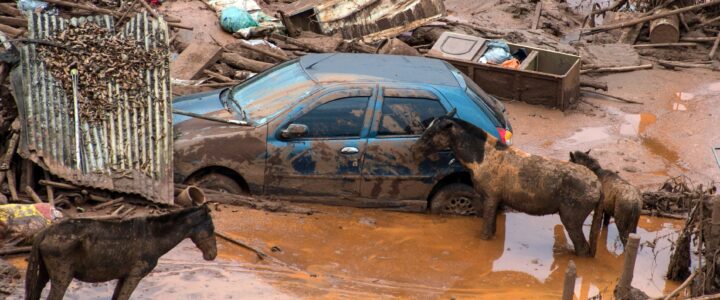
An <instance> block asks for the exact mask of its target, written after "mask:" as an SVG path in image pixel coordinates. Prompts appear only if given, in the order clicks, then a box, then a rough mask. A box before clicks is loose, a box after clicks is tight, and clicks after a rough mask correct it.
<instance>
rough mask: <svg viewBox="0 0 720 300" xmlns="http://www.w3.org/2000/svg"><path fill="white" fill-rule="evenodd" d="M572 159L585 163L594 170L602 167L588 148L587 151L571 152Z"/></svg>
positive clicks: (578, 162) (584, 164)
mask: <svg viewBox="0 0 720 300" xmlns="http://www.w3.org/2000/svg"><path fill="white" fill-rule="evenodd" d="M570 161H571V162H573V163H576V164H579V165H583V166H585V167H587V168H588V169H590V170H593V171H596V170H599V169H601V167H600V164H599V163H598V161H597V159H595V158H593V157H592V156H590V150H588V151H587V152H582V151H575V152H570Z"/></svg>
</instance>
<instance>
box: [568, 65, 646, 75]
mask: <svg viewBox="0 0 720 300" xmlns="http://www.w3.org/2000/svg"><path fill="white" fill-rule="evenodd" d="M652 67H653V65H652V64H645V65H639V66H625V67H605V68H595V69H586V70H581V71H580V74H587V73H607V72H630V71H635V70H643V69H652Z"/></svg>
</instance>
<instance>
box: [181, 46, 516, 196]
mask: <svg viewBox="0 0 720 300" xmlns="http://www.w3.org/2000/svg"><path fill="white" fill-rule="evenodd" d="M468 81H469V84H470V85H472V86H468V84H466V82H465V79H464V78H463V75H462V74H461V73H460V72H459V71H457V70H455V69H454V68H453V67H452V66H450V65H449V64H447V63H445V62H442V61H440V60H435V59H427V58H420V57H405V56H389V55H365V54H317V55H307V56H304V57H302V58H300V59H296V60H293V61H289V62H286V63H284V64H281V65H279V66H276V67H274V68H273V69H271V70H268V71H266V72H264V73H262V74H259V75H257V76H256V77H254V78H253V79H250V80H248V81H246V82H244V83H242V84H240V85H238V86H236V87H234V88H231V89H225V90H216V91H212V92H207V93H202V94H195V95H189V96H184V97H180V98H177V99H175V100H174V102H173V105H174V110H176V111H180V112H190V113H195V114H201V115H203V116H207V117H210V118H217V119H222V120H230V122H235V123H247V125H246V126H241V125H236V124H230V123H225V122H218V121H213V120H207V119H201V118H194V117H189V116H187V115H180V114H175V116H174V119H173V121H174V130H175V143H174V144H175V157H174V161H175V181H176V182H188V181H192V179H193V178H198V176H202V175H204V174H208V173H213V172H215V173H219V174H222V175H223V176H226V177H230V178H232V179H233V180H234V181H236V182H237V183H238V184H239V185H240V186H241V187H242V189H243V190H245V191H246V192H249V193H250V194H256V195H272V196H274V197H278V198H288V199H293V200H301V201H302V200H305V201H319V202H325V203H335V204H349V205H356V206H386V207H389V206H412V207H425V205H426V203H427V200H428V199H430V198H429V197H431V196H432V194H433V192H434V191H435V190H437V188H438V186H440V185H442V184H444V183H448V182H458V181H465V182H468V183H469V182H470V180H469V178H470V177H469V174H468V173H467V171H466V170H464V169H463V168H462V167H461V166H460V165H459V164H458V163H455V162H454V160H453V159H452V154H451V153H449V152H443V153H440V154H439V155H440V159H439V160H431V159H424V160H422V161H416V160H415V159H413V156H412V154H411V153H410V146H411V145H412V144H413V143H414V142H415V141H416V140H417V138H418V137H419V136H420V134H421V133H422V132H423V130H424V128H425V126H427V125H428V124H429V122H431V121H432V120H433V119H434V117H436V116H440V115H444V114H446V113H447V112H448V111H450V110H452V109H453V108H455V109H457V117H458V118H462V119H464V120H466V121H469V122H471V123H473V124H475V125H477V126H479V127H481V128H483V129H485V130H486V131H487V132H489V133H490V134H492V135H495V136H496V137H499V138H501V139H502V140H505V138H506V137H509V136H510V130H511V128H510V124H509V123H508V122H507V121H506V117H505V116H504V107H503V106H502V104H500V103H499V102H498V101H497V100H495V99H494V98H492V97H491V96H488V95H487V94H484V92H482V90H479V88H478V87H477V86H475V85H474V83H472V81H470V80H468ZM473 91H475V92H473ZM473 97H476V98H473ZM291 124H292V125H291ZM469 184H471V183H469Z"/></svg>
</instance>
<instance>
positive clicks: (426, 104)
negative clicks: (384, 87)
mask: <svg viewBox="0 0 720 300" xmlns="http://www.w3.org/2000/svg"><path fill="white" fill-rule="evenodd" d="M446 113H447V111H445V108H444V107H443V106H442V104H440V102H439V101H437V100H432V99H424V98H397V97H385V100H384V101H383V106H382V117H381V118H380V127H379V128H378V135H420V134H422V133H423V131H425V128H426V127H427V126H428V125H430V122H432V120H433V119H434V118H435V117H440V116H443V115H445V114H446Z"/></svg>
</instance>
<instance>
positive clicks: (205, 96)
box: [173, 89, 225, 124]
mask: <svg viewBox="0 0 720 300" xmlns="http://www.w3.org/2000/svg"><path fill="white" fill-rule="evenodd" d="M224 90H225V89H219V90H214V91H209V92H203V93H198V94H192V95H187V96H182V97H177V98H175V99H173V110H178V111H184V112H191V113H196V114H201V115H204V114H207V113H211V112H215V111H218V110H221V109H225V107H223V104H222V101H220V93H222V92H223V91H224ZM190 118H192V117H188V116H184V115H179V114H173V124H178V123H180V122H183V121H186V120H188V119H190Z"/></svg>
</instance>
